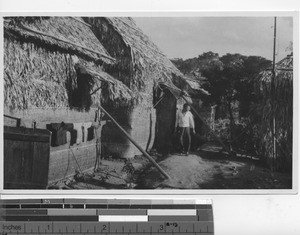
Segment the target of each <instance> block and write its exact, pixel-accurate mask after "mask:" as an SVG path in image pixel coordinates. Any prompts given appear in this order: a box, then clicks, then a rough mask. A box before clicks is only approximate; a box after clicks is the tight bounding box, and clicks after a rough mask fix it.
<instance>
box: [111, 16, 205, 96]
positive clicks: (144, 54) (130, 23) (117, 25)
mask: <svg viewBox="0 0 300 235" xmlns="http://www.w3.org/2000/svg"><path fill="white" fill-rule="evenodd" d="M106 20H107V21H108V22H109V23H110V25H112V26H113V27H114V29H115V30H116V31H117V32H118V33H119V34H120V35H121V36H122V39H123V41H124V42H125V44H126V45H127V46H128V47H130V49H131V54H132V60H133V64H137V65H138V66H139V67H140V68H144V69H145V68H146V67H147V66H155V70H160V72H161V73H162V75H163V76H162V77H160V78H159V79H161V80H160V81H156V82H161V81H163V82H166V81H168V82H169V83H173V82H175V83H176V81H174V76H173V75H175V77H176V79H180V80H181V81H180V82H179V83H184V84H185V85H188V86H189V87H190V88H192V89H196V90H200V91H201V90H203V89H201V88H200V84H197V81H191V79H188V78H187V77H185V76H184V75H183V74H182V73H181V72H180V71H179V70H178V69H177V68H176V67H175V65H174V64H173V63H172V62H171V61H170V60H169V59H168V58H167V56H166V55H165V54H164V53H163V52H162V51H161V50H160V49H159V48H158V47H157V46H156V45H155V44H154V43H153V42H152V41H151V39H150V38H149V37H148V36H147V35H145V34H144V33H143V32H142V30H141V29H139V28H138V26H137V25H136V23H135V22H134V20H133V19H132V18H130V17H107V18H106Z"/></svg>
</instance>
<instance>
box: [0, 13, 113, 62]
mask: <svg viewBox="0 0 300 235" xmlns="http://www.w3.org/2000/svg"><path fill="white" fill-rule="evenodd" d="M4 28H5V30H4V32H5V34H6V36H13V37H17V38H20V37H21V38H22V39H23V40H25V41H29V42H33V43H38V42H40V43H41V44H42V45H48V46H50V47H58V48H60V49H61V50H64V51H68V52H69V53H73V54H76V55H78V56H81V57H84V58H88V59H90V60H93V61H98V60H101V61H103V62H105V63H113V62H114V61H115V59H113V58H112V57H110V56H109V55H108V53H107V51H106V50H105V48H104V47H103V46H102V44H101V43H100V42H99V41H98V39H97V38H96V36H95V35H94V34H93V32H92V30H91V29H90V27H89V25H88V24H86V23H85V22H84V21H83V20H82V19H81V18H80V17H6V18H5V21H4Z"/></svg>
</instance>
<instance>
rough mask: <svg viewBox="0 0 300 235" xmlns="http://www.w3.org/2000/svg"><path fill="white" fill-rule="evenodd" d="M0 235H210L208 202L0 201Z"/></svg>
mask: <svg viewBox="0 0 300 235" xmlns="http://www.w3.org/2000/svg"><path fill="white" fill-rule="evenodd" d="M0 218H1V219H0V235H4V234H5V235H6V234H18V235H22V234H24V235H25V234H26V235H28V234H32V235H36V234H57V235H58V234H59V235H67V234H68V235H70V234H77V235H79V234H83V235H85V234H87V235H91V234H94V235H96V234H107V235H113V234H118V235H121V234H128V235H131V234H135V235H138V234H143V235H148V234H149V235H150V234H160V235H162V234H165V235H168V234H170V235H174V234H175V235H176V234H178V235H180V234H184V235H195V234H201V235H213V234H214V224H213V211H212V203H211V200H199V201H195V200H122V199H120V200H119V199H111V200H103V199H25V200H2V201H1V204H0Z"/></svg>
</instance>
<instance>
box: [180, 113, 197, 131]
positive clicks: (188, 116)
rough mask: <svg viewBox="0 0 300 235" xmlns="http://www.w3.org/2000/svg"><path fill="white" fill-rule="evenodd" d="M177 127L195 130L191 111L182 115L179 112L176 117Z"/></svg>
mask: <svg viewBox="0 0 300 235" xmlns="http://www.w3.org/2000/svg"><path fill="white" fill-rule="evenodd" d="M176 126H179V127H190V128H193V129H194V128H195V124H194V118H193V114H192V113H191V112H190V111H187V112H185V113H182V111H178V112H177V115H176Z"/></svg>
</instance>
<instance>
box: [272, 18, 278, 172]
mask: <svg viewBox="0 0 300 235" xmlns="http://www.w3.org/2000/svg"><path fill="white" fill-rule="evenodd" d="M275 63H276V17H275V18H274V45H273V68H272V79H271V99H272V127H271V128H272V144H273V148H272V161H271V170H272V171H275V170H276V165H277V164H276V158H277V149H276V119H275V102H276V101H275V76H276V72H275Z"/></svg>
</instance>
